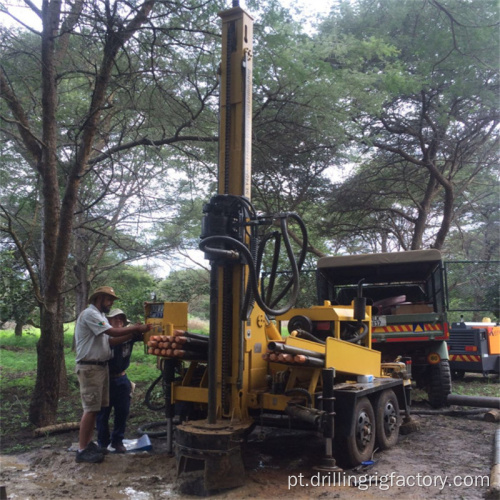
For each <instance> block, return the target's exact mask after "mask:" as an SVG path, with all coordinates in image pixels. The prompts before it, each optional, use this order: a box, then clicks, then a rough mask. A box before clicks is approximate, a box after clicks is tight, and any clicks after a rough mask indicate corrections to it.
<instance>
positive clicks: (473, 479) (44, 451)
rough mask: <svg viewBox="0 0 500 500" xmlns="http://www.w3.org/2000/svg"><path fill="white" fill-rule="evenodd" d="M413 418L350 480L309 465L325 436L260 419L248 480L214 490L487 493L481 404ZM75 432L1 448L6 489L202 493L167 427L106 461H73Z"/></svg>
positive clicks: (149, 496)
mask: <svg viewBox="0 0 500 500" xmlns="http://www.w3.org/2000/svg"><path fill="white" fill-rule="evenodd" d="M416 410H417V411H418V408H417V409H416ZM416 418H417V420H418V421H419V423H420V426H421V428H420V430H419V431H417V432H414V433H412V434H409V435H402V436H400V441H399V443H398V445H397V446H396V447H394V448H392V449H391V450H387V451H384V452H380V453H379V452H376V453H375V454H374V457H373V461H374V464H373V465H370V466H367V468H365V469H361V470H348V471H345V476H344V479H343V481H344V482H345V485H340V486H339V485H333V484H331V483H332V480H330V484H329V483H328V478H326V479H324V481H325V483H324V485H323V486H321V485H318V481H319V479H318V478H319V476H318V475H317V474H316V473H315V471H314V468H313V467H314V465H317V463H318V461H319V459H320V458H321V455H322V450H323V446H322V441H321V439H319V438H318V437H317V436H314V435H312V434H310V433H305V432H298V431H295V432H294V431H288V430H269V429H265V432H264V431H262V430H261V429H260V428H259V427H257V428H256V430H255V431H254V432H253V433H252V434H251V435H250V438H249V442H248V444H247V447H246V451H245V454H244V462H245V468H246V477H245V483H244V485H243V486H241V487H239V488H236V489H232V490H226V491H221V492H218V493H215V494H213V495H210V498H214V499H246V498H266V499H268V498H276V497H280V496H284V497H287V498H299V499H302V498H304V499H305V498H335V499H351V498H359V499H371V498H377V499H381V498H383V499H385V498H398V499H401V498H403V499H405V498H408V499H410V498H411V499H420V498H422V499H424V498H439V499H443V500H445V499H463V498H465V499H482V498H484V497H485V495H487V492H488V481H489V476H490V471H491V466H492V461H493V446H494V434H495V430H496V428H497V425H498V424H494V423H489V422H485V421H483V419H482V418H483V415H482V414H480V415H463V414H461V415H454V416H450V415H419V416H417V417H416ZM131 437H132V436H131ZM76 441H77V433H76V432H75V431H72V432H70V433H65V434H59V435H58V436H57V438H56V439H55V440H54V441H53V442H52V443H53V444H50V445H44V446H43V447H41V448H39V449H36V450H32V451H30V452H28V453H23V454H16V455H12V454H11V455H1V456H0V465H1V472H0V486H2V485H3V486H5V488H6V493H7V498H8V499H9V500H10V499H35V498H36V499H59V498H65V499H66V498H73V499H77V500H79V499H81V500H84V499H99V500H100V499H132V500H155V499H164V498H174V499H175V498H193V499H194V498H199V496H196V495H193V491H195V490H196V488H195V486H196V485H197V484H200V479H199V476H198V475H197V474H194V473H190V474H187V475H181V476H180V477H179V478H177V477H176V461H175V458H173V457H171V456H168V455H167V454H166V453H165V448H166V442H165V439H164V438H162V437H151V442H152V445H153V449H152V450H151V451H149V452H140V453H127V454H124V455H118V454H109V455H107V456H106V457H105V461H104V462H103V463H101V464H78V463H76V462H75V453H74V452H71V451H68V449H69V448H70V447H71V445H72V443H75V442H76ZM391 474H392V475H391ZM349 482H350V483H351V485H349V484H348V483H349ZM443 482H444V486H443V484H442V483H443ZM459 483H461V484H462V485H459ZM306 484H307V486H306ZM490 496H491V495H490ZM496 498H498V497H496Z"/></svg>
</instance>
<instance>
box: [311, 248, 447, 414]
mask: <svg viewBox="0 0 500 500" xmlns="http://www.w3.org/2000/svg"><path fill="white" fill-rule="evenodd" d="M316 272H317V286H318V299H319V300H320V303H321V302H322V301H325V300H328V301H330V302H331V303H332V304H339V305H348V304H351V302H352V300H353V299H354V298H355V297H356V296H357V295H358V294H359V293H360V290H361V293H362V295H363V296H364V297H365V298H366V301H367V304H368V306H369V307H370V306H371V308H372V324H371V327H372V329H371V330H372V331H371V333H372V345H373V349H376V350H378V351H380V352H381V353H382V361H383V362H392V361H394V360H396V359H401V358H408V357H410V358H411V363H412V378H413V380H415V382H416V384H417V387H419V388H422V389H425V390H426V391H427V394H428V398H429V402H430V404H431V405H432V406H433V407H435V408H439V407H442V406H445V405H446V399H447V397H448V394H449V393H450V392H451V374H450V366H449V356H448V348H447V343H446V341H447V340H448V338H449V332H448V326H447V318H446V307H445V287H444V279H443V278H444V273H443V264H442V258H441V253H440V252H439V251H438V250H413V251H408V252H394V253H376V254H364V255H352V256H351V255H349V256H339V257H323V258H321V259H319V260H318V264H317V271H316Z"/></svg>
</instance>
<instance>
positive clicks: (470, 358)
mask: <svg viewBox="0 0 500 500" xmlns="http://www.w3.org/2000/svg"><path fill="white" fill-rule="evenodd" d="M450 361H461V362H464V363H478V362H479V361H481V356H476V355H473V354H450Z"/></svg>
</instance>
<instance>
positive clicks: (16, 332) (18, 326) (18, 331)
mask: <svg viewBox="0 0 500 500" xmlns="http://www.w3.org/2000/svg"><path fill="white" fill-rule="evenodd" d="M14 335H15V336H16V337H21V336H22V335H23V323H22V322H21V321H18V322H17V323H16V327H15V328H14Z"/></svg>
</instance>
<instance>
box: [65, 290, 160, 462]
mask: <svg viewBox="0 0 500 500" xmlns="http://www.w3.org/2000/svg"><path fill="white" fill-rule="evenodd" d="M117 299H118V297H117V296H116V294H115V291H114V289H113V288H112V287H109V286H102V287H100V288H98V289H97V290H96V291H95V292H94V293H93V294H92V295H91V296H90V298H89V304H90V305H89V306H88V307H87V309H85V310H84V311H83V312H82V313H81V314H80V316H79V317H78V319H77V322H76V326H75V343H76V368H75V372H76V374H77V375H78V381H79V382H80V395H81V398H82V406H83V415H82V419H81V421H80V434H79V438H78V451H77V453H76V461H77V462H91V463H98V462H102V461H103V459H104V453H105V450H102V449H101V448H100V447H99V446H98V445H97V444H96V443H94V442H93V441H92V437H93V434H94V429H95V425H96V418H97V414H98V413H99V411H100V410H101V407H105V406H109V370H108V360H109V359H110V358H111V347H110V343H109V340H110V337H111V338H114V339H119V341H120V342H127V341H129V340H131V339H132V338H133V337H134V335H136V334H137V333H145V332H147V331H149V330H150V329H151V325H141V324H135V325H132V326H129V327H122V328H114V327H112V326H111V325H110V323H109V321H108V319H107V318H106V314H107V313H109V311H110V310H111V307H112V306H113V303H114V301H115V300H117Z"/></svg>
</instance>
